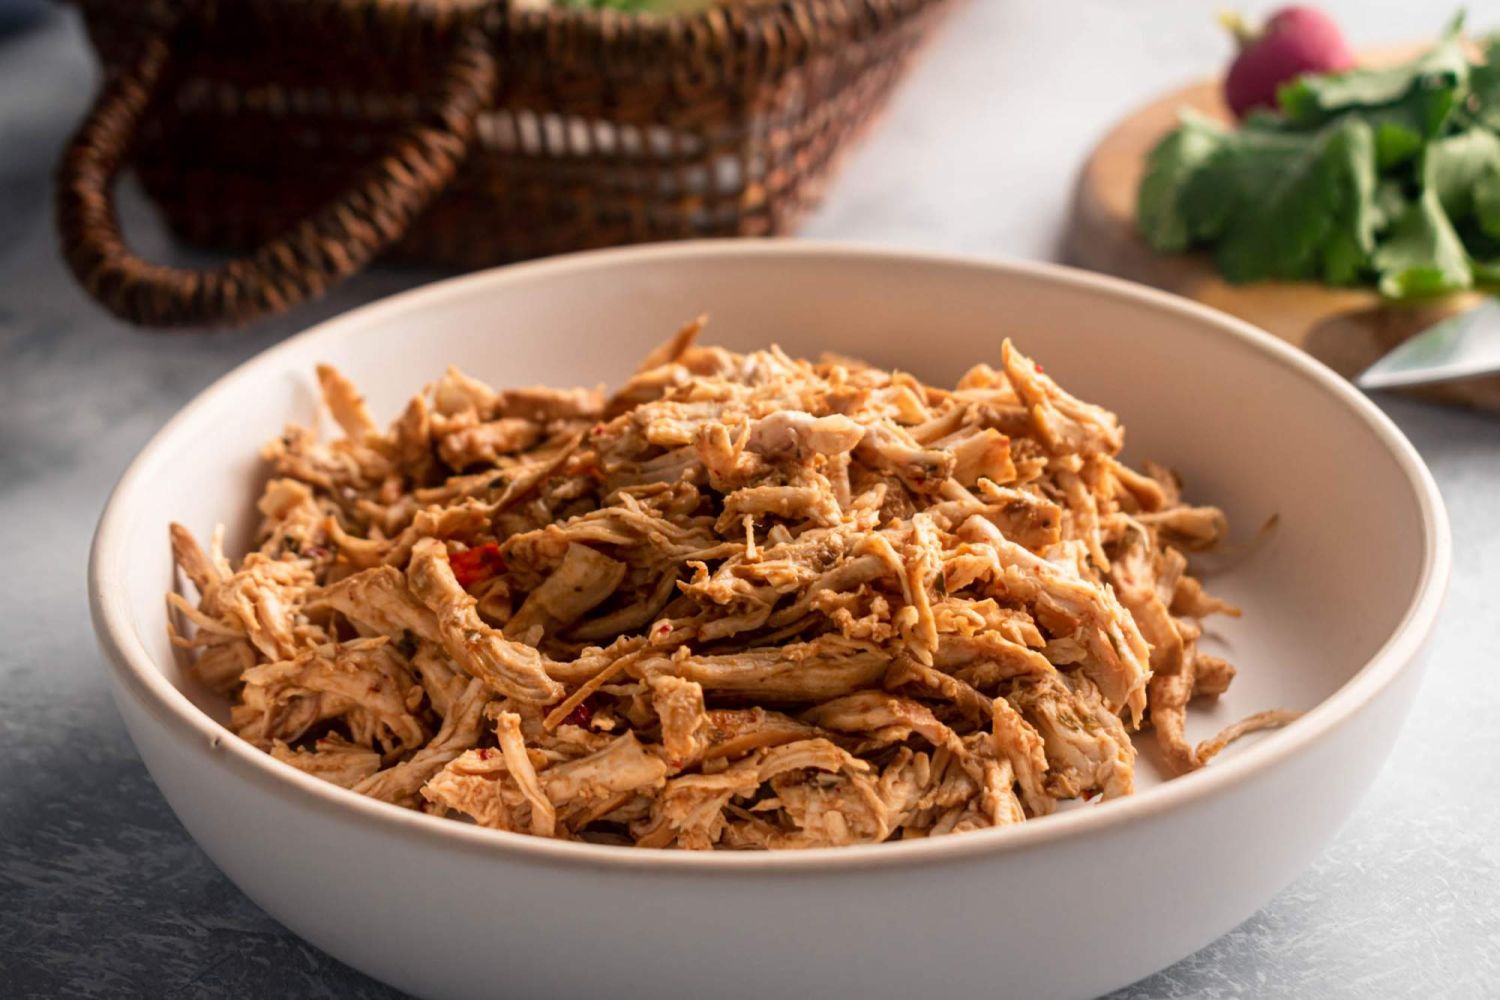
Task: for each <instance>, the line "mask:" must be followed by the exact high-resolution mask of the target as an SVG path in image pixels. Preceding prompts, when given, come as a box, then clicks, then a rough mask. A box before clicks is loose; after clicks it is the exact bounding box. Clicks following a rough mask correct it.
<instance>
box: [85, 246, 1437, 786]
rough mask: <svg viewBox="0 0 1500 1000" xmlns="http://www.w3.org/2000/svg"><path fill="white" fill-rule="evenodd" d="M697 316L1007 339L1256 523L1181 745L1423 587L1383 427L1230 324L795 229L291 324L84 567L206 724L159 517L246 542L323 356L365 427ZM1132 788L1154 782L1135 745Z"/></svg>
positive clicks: (185, 422)
mask: <svg viewBox="0 0 1500 1000" xmlns="http://www.w3.org/2000/svg"><path fill="white" fill-rule="evenodd" d="M699 313H707V314H709V316H710V323H709V326H708V329H707V330H706V331H705V336H704V340H705V341H706V342H709V343H719V344H723V345H725V346H727V347H730V348H735V349H750V348H754V347H758V346H762V345H765V344H768V343H772V342H775V343H778V344H780V345H781V346H782V347H783V348H784V349H786V350H787V351H788V352H789V353H791V354H794V355H803V356H815V355H816V354H818V353H820V352H822V351H837V352H841V353H846V354H852V355H856V356H860V357H864V358H866V359H868V360H870V361H872V362H875V363H878V364H882V365H890V366H899V367H902V368H905V369H908V370H910V371H912V372H914V373H915V374H917V375H918V376H919V377H921V378H923V379H925V380H928V381H932V382H935V383H937V384H940V385H943V384H951V383H952V382H953V381H954V380H955V379H957V378H958V376H959V375H961V374H962V373H963V372H964V371H965V370H966V369H967V368H969V367H970V366H971V365H973V364H975V363H976V362H980V361H989V362H991V363H997V362H998V357H999V348H1000V342H1001V339H1002V338H1004V337H1007V336H1008V337H1011V338H1012V339H1013V340H1015V342H1016V343H1017V345H1018V346H1019V347H1020V348H1021V349H1022V350H1024V351H1026V352H1027V353H1029V354H1031V355H1032V356H1034V357H1035V358H1037V360H1039V361H1040V362H1042V364H1043V365H1044V366H1045V367H1046V369H1047V371H1048V373H1049V374H1051V375H1053V376H1054V377H1056V378H1057V379H1058V380H1059V382H1060V383H1061V384H1062V385H1063V386H1064V387H1066V388H1068V389H1069V390H1070V391H1072V392H1074V393H1075V394H1077V395H1079V396H1082V397H1083V398H1085V399H1089V400H1091V401H1095V402H1098V403H1101V404H1103V405H1106V406H1109V407H1111V408H1113V409H1114V410H1115V411H1117V412H1118V413H1119V414H1120V416H1121V418H1122V419H1123V421H1124V423H1125V427H1126V441H1127V456H1126V457H1127V459H1128V460H1129V461H1131V462H1133V463H1138V462H1140V461H1142V460H1144V459H1146V458H1152V459H1155V460H1157V461H1160V462H1162V463H1163V464H1166V465H1168V466H1170V467H1172V468H1173V469H1175V470H1177V471H1178V473H1179V474H1180V475H1181V476H1182V477H1183V479H1184V480H1185V482H1186V484H1187V490H1188V495H1189V498H1190V499H1194V500H1197V501H1201V502H1204V503H1213V504H1217V505H1219V506H1221V507H1223V508H1224V509H1225V510H1226V511H1227V513H1228V515H1229V518H1230V523H1231V526H1232V530H1233V533H1234V535H1235V536H1236V537H1238V538H1242V539H1247V540H1248V539H1251V538H1252V537H1253V536H1255V535H1256V534H1257V531H1258V530H1259V529H1260V528H1261V526H1262V525H1263V524H1265V523H1266V522H1267V521H1268V519H1270V518H1272V517H1273V516H1275V517H1276V518H1277V523H1276V525H1275V527H1274V529H1272V530H1271V531H1269V532H1267V533H1266V534H1264V535H1263V536H1262V537H1260V538H1259V539H1258V540H1257V541H1255V543H1254V544H1250V545H1247V546H1244V547H1243V548H1242V549H1241V550H1239V551H1237V552H1235V553H1225V554H1222V555H1220V556H1217V557H1216V558H1215V559H1214V564H1215V568H1214V570H1213V572H1211V573H1209V574H1208V576H1207V584H1208V586H1209V589H1210V590H1211V591H1212V592H1214V593H1216V594H1218V595H1219V596H1222V597H1224V598H1226V599H1228V600H1230V601H1232V602H1234V603H1235V604H1238V605H1239V606H1241V607H1242V608H1243V609H1244V616H1243V617H1242V618H1239V619H1228V618H1218V619H1211V620H1210V623H1209V634H1208V636H1207V637H1206V639H1205V645H1206V647H1207V648H1208V649H1209V650H1211V651H1213V652H1216V653H1219V654H1221V655H1224V656H1226V657H1227V658H1229V660H1230V661H1231V662H1232V663H1234V664H1236V665H1237V666H1238V667H1239V669H1240V674H1239V676H1238V678H1237V679H1236V680H1235V682H1234V685H1233V686H1232V688H1231V690H1230V692H1229V694H1228V695H1227V696H1226V697H1224V698H1222V699H1221V700H1220V701H1219V703H1217V704H1198V705H1195V710H1194V711H1193V712H1192V713H1191V715H1190V726H1189V729H1190V735H1192V736H1193V737H1195V738H1201V737H1202V736H1206V735H1208V734H1209V733H1211V732H1212V731H1214V730H1216V729H1218V728H1219V727H1220V726H1222V725H1224V724H1226V723H1228V722H1230V721H1233V720H1234V719H1236V718H1239V717H1241V716H1242V715H1245V714H1248V713H1249V712H1253V711H1257V710H1260V709H1264V708H1278V707H1284V708H1298V709H1306V708H1310V707H1312V706H1313V705H1315V704H1316V703H1317V702H1319V701H1320V700H1322V699H1323V698H1325V697H1327V696H1328V695H1329V694H1331V693H1332V692H1333V691H1335V690H1336V689H1337V688H1339V687H1340V686H1341V685H1343V684H1344V683H1345V682H1346V681H1348V680H1349V679H1350V678H1351V677H1352V676H1353V675H1354V674H1355V673H1356V672H1358V671H1359V670H1360V668H1361V667H1362V666H1363V665H1364V664H1365V663H1366V662H1367V660H1369V659H1370V657H1371V656H1372V655H1373V654H1374V653H1375V652H1376V651H1377V650H1378V649H1379V648H1380V646H1381V645H1382V644H1384V643H1385V642H1386V640H1387V639H1388V638H1390V636H1391V634H1392V632H1393V631H1394V630H1395V629H1396V627H1397V626H1398V624H1399V623H1400V621H1401V620H1402V618H1403V616H1404V615H1405V613H1406V612H1407V610H1408V608H1409V606H1410V605H1411V603H1412V601H1413V598H1414V595H1415V594H1416V592H1417V591H1418V589H1419V587H1420V584H1421V580H1422V572H1423V556H1424V538H1425V537H1426V535H1425V533H1424V530H1423V519H1424V508H1423V504H1422V499H1421V493H1420V491H1419V489H1418V487H1417V484H1416V483H1415V482H1414V481H1413V478H1412V474H1411V471H1410V468H1409V467H1408V466H1406V465H1404V464H1403V460H1402V459H1401V457H1400V456H1399V454H1398V452H1397V450H1395V448H1394V446H1393V444H1392V439H1391V438H1390V437H1388V436H1387V434H1388V433H1394V432H1387V431H1384V430H1381V429H1379V428H1378V427H1377V425H1376V424H1374V423H1372V422H1371V420H1370V418H1369V417H1368V415H1367V411H1365V410H1363V409H1361V408H1359V407H1357V406H1355V405H1353V404H1351V402H1350V399H1349V398H1348V397H1346V396H1344V395H1342V394H1340V393H1338V392H1335V391H1334V390H1333V389H1331V388H1330V385H1329V383H1328V381H1326V380H1325V379H1324V378H1323V377H1321V376H1320V375H1318V374H1316V373H1314V372H1311V371H1309V370H1308V369H1307V368H1306V367H1305V366H1301V365H1299V364H1297V363H1296V361H1295V360H1293V359H1291V358H1289V357H1288V353H1287V352H1285V351H1280V350H1276V349H1275V348H1274V347H1268V346H1267V344H1266V342H1265V340H1263V339H1259V338H1255V337H1253V336H1248V335H1246V334H1245V333H1244V332H1243V328H1242V327H1239V326H1238V325H1236V324H1234V323H1233V321H1229V320H1227V319H1223V318H1220V317H1218V316H1217V315H1216V314H1212V313H1210V312H1208V311H1207V310H1202V309H1198V308H1196V307H1190V306H1185V305H1181V304H1178V303H1177V302H1175V301H1173V300H1170V299H1167V298H1165V297H1161V296H1156V295H1151V294H1142V293H1140V292H1139V291H1136V290H1133V289H1131V288H1129V287H1128V286H1124V285H1121V284H1119V283H1115V282H1108V281H1101V280H1098V279H1094V278H1090V277H1087V276H1084V275H1081V274H1078V273H1075V272H1068V271H1065V270H1062V269H1055V268H1043V267H1024V266H1005V265H993V264H981V263H974V262H962V261H952V260H943V259H937V258H923V257H911V256H903V255H897V254H888V253H880V252H873V251H872V252H858V251H849V250H847V249H845V250H832V249H828V248H818V247H815V246H809V245H804V244H788V245H779V246H746V245H743V244H736V245H732V246H724V245H716V246H715V245H710V246H704V245H699V246H696V247H693V246H687V247H678V248H675V249H653V250H646V251H640V250H637V251H632V252H625V253H608V254H596V255H585V256H581V257H576V258H572V259H565V260H559V261H553V262H544V263H541V264H536V265H528V266H525V267H520V268H511V269H507V270H502V271H496V272H489V273H486V274H481V275H476V276H473V277H470V278H466V279H460V280H458V281H454V282H448V283H444V284H442V285H439V286H434V287H432V288H429V289H425V290H422V291H419V292H416V293H411V294H409V295H406V296H402V297H399V298H397V299H394V300H390V301H388V302H384V303H378V304H376V305H374V306H371V307H368V308H366V309H363V310H360V311H358V312H355V313H352V314H349V315H347V316H344V317H341V318H339V319H337V320H334V321H332V322H330V323H327V324H325V325H323V326H322V327H320V328H318V329H317V330H315V331H313V332H312V333H310V334H308V335H304V336H302V337H298V338H294V339H293V340H291V341H288V342H286V343H285V344H283V345H281V346H280V347H278V348H275V349H273V350H272V351H270V352H268V353H266V354H264V355H262V356H260V357H259V358H257V359H255V360H253V361H251V362H250V363H248V364H247V365H245V366H244V367H242V368H241V369H239V370H237V371H236V372H234V373H232V374H231V375H229V376H227V377H226V378H225V379H224V380H223V381H222V382H220V383H219V384H218V385H216V386H215V387H213V388H212V389H210V390H209V391H208V392H206V393H205V394H204V395H203V396H201V397H200V398H199V399H198V400H197V401H196V402H195V403H194V404H192V405H191V406H190V407H189V408H188V410H186V411H184V413H183V414H181V415H180V416H179V417H178V418H177V419H175V420H174V421H173V422H172V423H171V424H170V425H169V427H168V428H167V429H166V430H165V431H164V432H163V433H162V435H161V436H160V437H159V438H158V439H157V441H156V442H155V443H154V444H153V446H151V447H150V448H148V450H147V451H146V452H145V453H144V454H143V456H142V458H141V459H140V460H139V461H138V463H137V465H136V466H135V467H134V468H133V470H132V473H131V474H129V475H128V476H127V479H126V480H125V482H124V484H123V485H122V487H121V490H120V492H119V493H118V494H117V495H116V497H115V499H114V500H113V504H114V505H115V506H114V508H113V509H114V510H116V511H118V513H119V516H118V518H117V521H118V530H117V531H116V532H114V533H113V535H112V543H111V547H110V549H109V551H105V552H101V553H100V558H99V560H98V562H97V564H96V565H97V567H98V569H99V572H100V573H101V579H100V581H99V585H100V586H101V587H103V588H106V589H108V590H110V591H112V592H114V594H115V596H117V597H119V598H121V599H122V600H123V605H122V606H123V608H124V610H125V614H126V616H127V617H128V619H129V622H130V626H131V628H132V629H133V630H134V632H135V635H136V638H138V640H139V642H140V643H141V644H142V645H143V646H144V648H145V649H146V651H147V653H148V654H149V656H150V657H151V659H152V661H153V662H154V663H155V664H156V666H157V667H158V668H159V669H160V670H161V671H162V672H163V673H164V674H165V675H166V676H167V678H168V679H169V681H170V682H171V683H172V684H173V685H174V686H176V687H178V688H179V689H180V690H182V691H184V692H185V693H186V694H187V695H188V696H189V698H190V699H191V700H192V701H193V702H194V703H195V704H197V705H198V706H199V707H200V708H202V709H203V710H204V711H206V712H208V713H209V714H211V715H213V716H215V717H216V718H220V719H223V718H224V717H225V716H226V714H227V712H226V709H225V706H224V705H223V704H222V701H221V700H219V699H215V698H214V697H212V696H211V695H208V694H207V693H206V692H205V691H203V690H201V689H199V688H198V687H197V686H196V685H195V684H194V683H193V682H192V681H191V678H190V677H189V675H188V674H187V672H186V671H185V669H184V668H185V663H184V661H183V660H182V659H181V658H180V657H178V656H177V655H175V653H174V650H173V649H172V647H171V646H170V644H169V643H168V642H167V640H166V634H165V615H166V609H165V607H164V603H163V600H162V595H163V594H164V593H165V592H166V591H167V590H168V589H169V588H170V587H172V586H174V577H173V571H172V567H171V562H170V558H169V554H168V545H167V533H166V525H167V523H168V522H169V521H172V520H177V521H181V522H182V523H184V524H186V525H187V526H189V527H190V528H191V529H192V530H193V531H194V532H195V533H197V534H198V535H199V537H200V538H204V539H206V537H207V536H208V534H209V533H210V532H211V531H212V529H213V527H214V525H215V524H216V523H220V522H222V523H224V525H225V526H226V530H227V537H228V538H229V539H231V541H232V542H233V540H236V539H240V540H243V539H245V538H246V537H247V536H248V535H249V533H250V532H251V531H252V530H253V527H254V523H255V512H254V506H253V504H254V499H255V497H256V495H257V494H258V490H259V483H260V482H262V481H263V479H264V471H263V469H262V468H261V464H260V461H259V459H258V451H259V448H260V446H261V444H262V443H263V442H264V441H266V440H267V439H269V438H271V437H273V436H274V435H276V434H277V433H278V432H279V431H280V429H281V428H282V426H283V425H284V424H285V423H287V422H288V421H294V420H295V421H299V422H306V421H317V420H318V419H319V416H318V407H317V402H316V382H315V379H314V377H313V366H314V365H315V364H316V363H318V362H324V361H326V362H331V363H334V364H336V365H338V366H339V367H340V368H341V369H343V370H344V371H345V372H346V373H347V374H348V375H350V376H351V377H352V378H353V379H354V381H355V382H356V383H357V384H358V385H359V386H360V387H361V388H362V389H363V390H364V391H365V393H366V394H367V396H368V398H369V401H370V403H371V406H372V408H373V410H374V412H375V413H376V415H377V418H379V419H382V420H383V419H387V418H389V417H392V416H394V415H395V413H396V412H397V410H398V409H399V407H400V406H401V405H402V404H403V403H404V402H405V400H406V399H407V398H408V397H409V396H410V395H411V394H412V393H413V392H415V391H416V390H417V389H418V388H419V387H420V386H421V385H422V384H423V383H424V382H427V381H429V380H431V379H432V378H434V377H436V376H437V375H438V374H439V373H440V372H441V371H442V370H443V368H444V367H445V366H447V365H449V364H456V365H458V366H459V367H461V368H462V369H464V370H465V371H467V372H470V373H471V374H474V375H476V376H479V377H481V378H484V379H486V380H488V381H490V382H492V383H494V384H497V385H522V384H536V383H542V384H552V385H576V384H593V383H598V382H604V383H610V384H616V383H618V382H619V381H620V380H621V379H622V378H623V377H625V376H626V375H628V374H629V373H630V372H631V371H632V370H633V369H634V367H635V365H636V363H637V361H638V360H639V359H640V357H641V356H642V355H643V354H644V353H645V352H646V351H647V350H648V349H649V348H650V347H652V346H653V345H655V344H656V343H658V342H659V341H660V340H662V339H663V338H664V337H665V336H667V335H668V334H670V333H671V332H672V331H673V330H674V329H675V328H676V327H677V326H678V325H680V324H681V323H682V322H684V321H685V320H687V319H690V318H692V317H693V316H696V315H697V314H699ZM322 425H323V426H324V427H327V426H328V425H329V422H328V421H327V420H326V419H325V420H323V423H322ZM231 547H232V548H234V546H233V545H232V546H231ZM236 554H237V553H236ZM1263 738H1267V739H1274V738H1276V737H1275V736H1274V734H1273V735H1270V736H1267V737H1263ZM1140 742H1141V744H1142V746H1143V748H1146V745H1147V744H1149V743H1150V740H1149V737H1148V738H1147V739H1145V740H1143V741H1140ZM1233 751H1234V748H1231V750H1230V751H1229V752H1231V753H1232V752H1233ZM1139 778H1140V784H1142V785H1151V784H1154V783H1155V782H1156V781H1157V780H1158V778H1159V775H1158V774H1157V773H1156V771H1155V768H1154V763H1153V761H1152V760H1151V755H1150V753H1149V748H1148V752H1147V754H1146V756H1145V758H1144V759H1143V766H1142V768H1141V773H1140V775H1139Z"/></svg>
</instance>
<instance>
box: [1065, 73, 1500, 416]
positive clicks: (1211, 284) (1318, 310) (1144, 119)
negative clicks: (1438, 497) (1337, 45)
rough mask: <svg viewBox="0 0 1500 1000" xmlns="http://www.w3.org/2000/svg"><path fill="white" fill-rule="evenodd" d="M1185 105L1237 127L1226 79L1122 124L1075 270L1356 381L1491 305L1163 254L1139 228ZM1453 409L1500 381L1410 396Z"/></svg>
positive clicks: (1176, 95) (1486, 402)
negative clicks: (1412, 343) (1254, 277)
mask: <svg viewBox="0 0 1500 1000" xmlns="http://www.w3.org/2000/svg"><path fill="white" fill-rule="evenodd" d="M1411 54H1412V50H1411V49H1401V50H1389V51H1385V52H1377V53H1372V54H1370V55H1369V56H1367V57H1366V59H1365V60H1364V61H1365V62H1368V63H1377V64H1378V63H1381V62H1390V61H1393V60H1395V59H1399V58H1405V57H1409V56H1410V55H1411ZM1182 108H1193V109H1194V110H1196V111H1199V112H1201V113H1203V114H1205V115H1210V116H1212V117H1215V118H1218V119H1221V120H1223V121H1229V120H1230V114H1229V109H1228V108H1227V107H1226V106H1225V105H1224V102H1223V100H1222V98H1221V97H1220V92H1219V82H1218V81H1217V80H1207V81H1203V82H1200V83H1196V84H1194V85H1192V86H1190V87H1184V88H1183V89H1181V90H1177V91H1173V92H1172V93H1170V94H1166V95H1164V96H1162V97H1160V98H1159V99H1157V100H1155V101H1152V102H1151V103H1150V104H1148V105H1146V106H1144V107H1142V108H1140V109H1139V110H1137V111H1136V112H1134V113H1133V114H1131V115H1130V116H1129V117H1127V118H1125V119H1124V120H1122V121H1121V122H1120V123H1119V124H1118V125H1116V126H1115V127H1114V129H1113V130H1111V131H1110V133H1109V134H1108V135H1106V136H1105V137H1104V140H1103V141H1102V142H1100V143H1099V145H1098V146H1096V147H1095V148H1094V151H1093V153H1092V154H1091V155H1090V156H1089V159H1088V162H1087V163H1086V164H1085V165H1084V168H1083V173H1082V174H1081V175H1080V176H1079V179H1078V187H1077V190H1076V191H1075V192H1074V198H1073V208H1072V216H1071V218H1070V220H1069V224H1068V230H1067V236H1066V239H1065V242H1064V247H1063V250H1064V255H1065V257H1066V259H1067V261H1068V262H1069V263H1071V264H1076V265H1078V266H1080V267H1086V268H1089V269H1090V270H1094V271H1103V272H1105V273H1108V274H1114V275H1118V276H1120V277H1122V278H1129V279H1130V280H1132V281H1139V282H1142V283H1143V284H1147V285H1153V286H1155V287H1157V288H1163V289H1166V290H1167V291H1170V292H1176V293H1177V294H1179V295H1184V296H1187V297H1188V298H1191V299H1196V300H1197V301H1199V302H1203V303H1205V304H1207V305H1210V306H1214V307H1215V308H1218V309H1222V310H1224V311H1225V312H1227V313H1230V314H1232V315H1234V316H1238V317H1240V318H1241V319H1244V320H1247V321H1249V322H1251V323H1253V324H1255V325H1256V326H1258V327H1261V328H1262V329H1265V330H1268V331H1270V332H1271V333H1273V334H1275V335H1276V336H1278V337H1280V338H1281V339H1282V340H1285V341H1288V342H1290V343H1292V344H1294V345H1295V346H1297V347H1300V348H1302V349H1303V350H1305V351H1306V352H1307V353H1309V354H1311V355H1312V356H1313V357H1315V358H1317V359H1318V360H1319V361H1322V362H1323V363H1324V364H1326V365H1328V366H1329V367H1331V368H1333V369H1334V370H1335V371H1337V372H1339V373H1340V374H1341V375H1344V376H1346V377H1348V376H1353V375H1356V374H1358V373H1359V372H1361V371H1363V370H1364V369H1365V368H1366V367H1368V366H1369V365H1371V364H1372V363H1374V361H1375V360H1376V359H1377V358H1379V357H1381V356H1382V355H1384V354H1385V353H1386V352H1387V351H1389V350H1390V349H1391V348H1392V347H1394V346H1395V345H1396V344H1399V343H1400V342H1401V341H1403V340H1405V339H1406V338H1407V337H1410V336H1411V335H1412V334H1414V333H1417V332H1419V331H1421V330H1424V329H1426V328H1427V327H1429V326H1431V325H1432V324H1433V323H1435V322H1437V321H1438V320H1440V319H1442V318H1444V317H1445V316H1451V315H1453V314H1454V313H1456V312H1459V311H1461V310H1464V309H1468V308H1471V307H1472V306H1474V305H1475V304H1476V303H1477V302H1478V301H1479V300H1480V298H1481V296H1479V295H1478V294H1475V293H1465V294H1461V295H1453V296H1449V297H1447V298H1444V299H1440V300H1436V301H1434V302H1431V303H1423V304H1421V305H1402V304H1397V303H1392V302H1389V301H1387V300H1385V299H1382V298H1381V297H1380V296H1379V295H1378V294H1376V293H1375V292H1373V291H1366V290H1363V289H1343V288H1328V287H1325V286H1323V285H1317V284H1312V283H1306V282H1298V283H1292V282H1265V283H1260V284H1253V285H1231V284H1229V283H1228V282H1227V281H1225V280H1224V279H1223V278H1221V277H1219V274H1218V272H1217V271H1215V270H1214V267H1213V264H1212V262H1210V261H1209V260H1208V258H1207V257H1205V256H1203V255H1201V254H1160V253H1157V252H1156V251H1154V250H1152V249H1151V248H1150V247H1148V246H1147V245H1146V243H1145V241H1144V240H1142V239H1141V237H1140V235H1139V234H1138V233H1137V232H1136V227H1135V195H1136V188H1137V187H1138V186H1139V184H1140V181H1141V175H1142V173H1144V171H1145V161H1146V154H1147V153H1148V152H1150V150H1151V148H1152V147H1153V146H1155V145H1156V143H1157V140H1159V139H1160V138H1161V137H1162V136H1163V135H1165V134H1166V133H1167V132H1169V131H1170V130H1171V129H1172V128H1173V127H1174V126H1175V125H1176V124H1177V115H1178V112H1179V111H1180V110H1181V109H1182ZM1408 391H1409V392H1411V393H1412V394H1414V395H1420V396H1423V397H1426V398H1430V399H1439V400H1443V401H1446V402H1453V403H1460V404H1464V405H1468V406H1477V407H1482V408H1485V409H1494V410H1500V376H1490V377H1486V378H1478V379H1468V380H1465V381H1463V382H1454V383H1448V384H1445V385H1442V386H1430V387H1427V388H1423V389H1415V390H1408Z"/></svg>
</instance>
